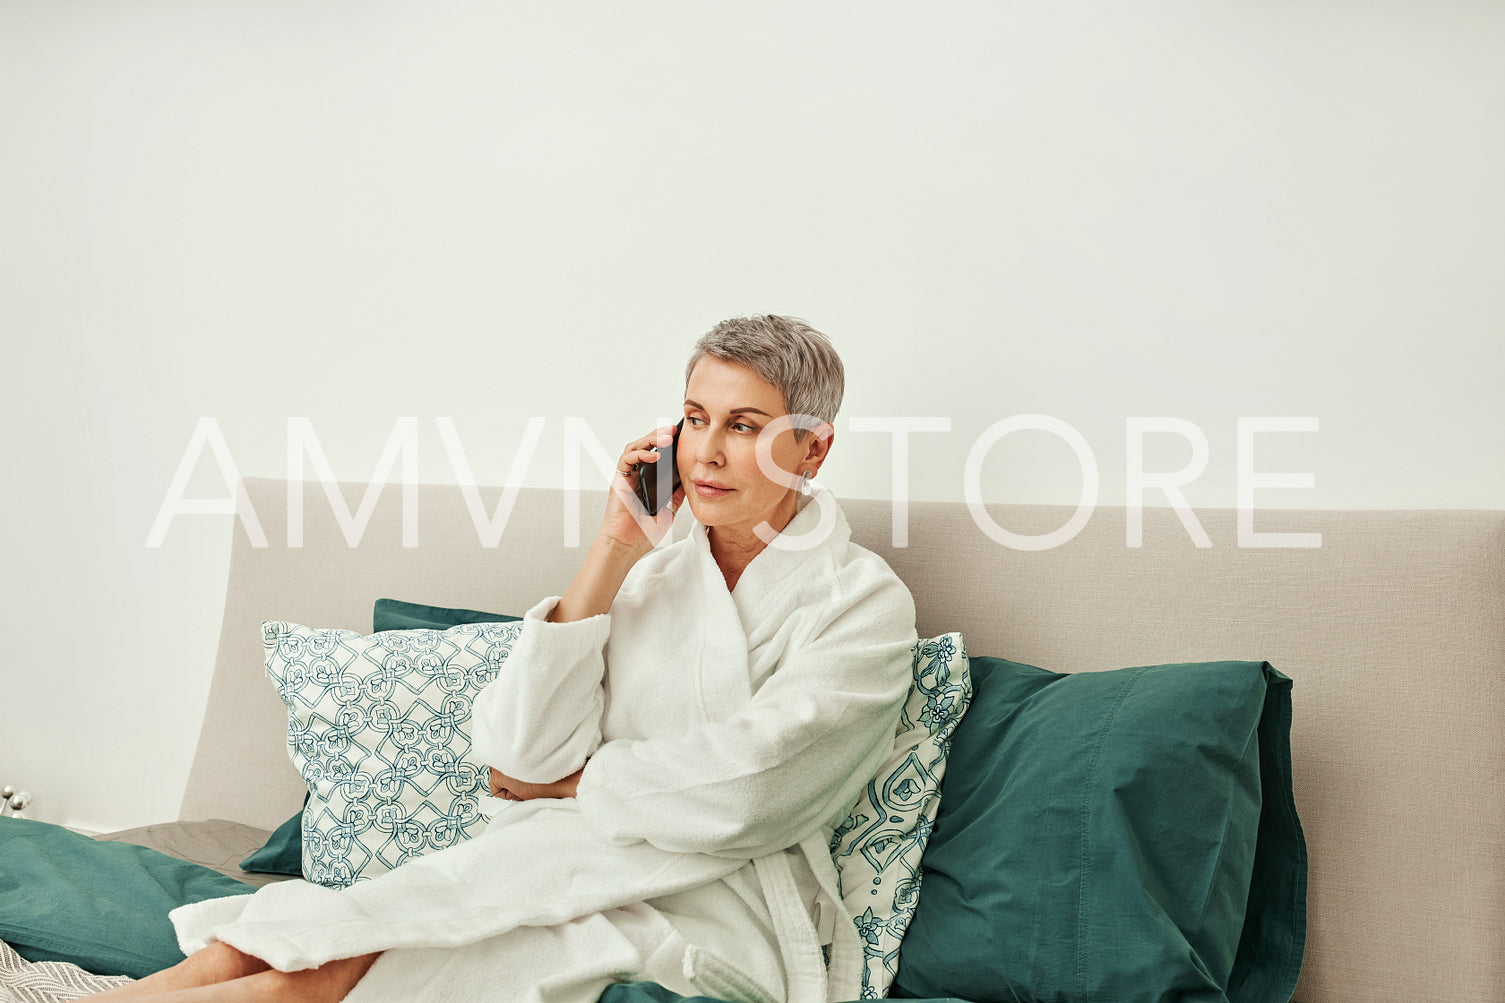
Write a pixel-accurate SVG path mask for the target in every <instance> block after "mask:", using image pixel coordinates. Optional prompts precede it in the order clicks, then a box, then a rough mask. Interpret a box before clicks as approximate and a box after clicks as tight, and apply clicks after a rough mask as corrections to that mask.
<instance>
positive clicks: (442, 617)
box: [371, 599, 522, 634]
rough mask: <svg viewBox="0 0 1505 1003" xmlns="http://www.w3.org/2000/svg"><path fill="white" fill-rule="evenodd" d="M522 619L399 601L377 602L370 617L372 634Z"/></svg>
mask: <svg viewBox="0 0 1505 1003" xmlns="http://www.w3.org/2000/svg"><path fill="white" fill-rule="evenodd" d="M521 619H522V617H520V616H508V615H507V614H505V613H483V612H481V611H480V610H477V609H450V608H449V607H447V606H421V605H419V604H418V603H411V602H403V601H401V600H400V599H378V600H376V609H375V611H373V613H372V614H371V631H372V633H377V634H379V633H381V632H382V631H384V630H414V629H418V628H427V629H429V630H444V629H445V628H447V627H455V626H458V625H459V624H462V623H510V622H512V621H514V620H521Z"/></svg>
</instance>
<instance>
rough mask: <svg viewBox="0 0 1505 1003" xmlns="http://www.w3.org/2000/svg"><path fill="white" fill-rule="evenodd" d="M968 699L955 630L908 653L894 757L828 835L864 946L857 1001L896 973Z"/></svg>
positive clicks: (873, 995) (878, 992)
mask: <svg viewBox="0 0 1505 1003" xmlns="http://www.w3.org/2000/svg"><path fill="white" fill-rule="evenodd" d="M971 700H972V678H971V675H970V673H969V672H968V668H967V652H966V648H965V646H964V645H963V644H962V636H961V635H960V634H957V633H950V634H942V635H940V636H939V637H931V638H922V639H921V640H919V641H918V642H916V644H915V647H914V683H913V685H912V686H911V687H910V690H909V697H908V699H907V700H906V701H905V704H904V710H903V712H902V714H901V715H900V717H899V729H898V733H897V735H896V737H895V739H894V751H893V754H892V755H891V756H890V757H889V758H888V761H887V762H885V763H884V764H883V767H882V769H880V770H879V771H878V775H877V776H875V777H874V778H873V779H872V780H871V781H869V782H868V785H867V789H866V790H865V791H863V793H862V796H861V797H860V798H858V799H857V805H856V807H854V808H853V809H852V813H851V814H850V815H848V816H847V820H846V821H845V822H843V823H842V824H841V825H840V826H838V827H837V829H836V832H835V834H834V835H833V836H832V839H831V856H832V857H833V858H834V859H835V861H836V869H837V871H838V872H839V873H840V877H841V897H842V901H843V903H844V904H845V905H846V907H847V910H848V911H849V912H850V913H851V914H852V916H853V917H855V919H854V922H855V923H856V924H857V935H858V937H859V938H860V939H861V941H862V945H863V965H862V998H863V999H882V998H883V997H885V996H887V995H888V989H889V986H890V985H892V984H893V981H894V976H895V975H896V974H897V972H898V967H899V942H900V941H901V940H903V938H904V931H905V930H907V929H908V928H909V921H910V919H911V918H912V917H913V916H914V910H915V904H916V903H917V902H918V901H919V895H920V855H921V854H922V853H924V851H925V844H926V843H928V842H929V841H930V830H931V828H932V827H933V826H934V824H935V813H936V809H937V808H938V807H939V806H940V800H941V791H940V785H941V777H942V776H943V775H944V774H945V772H946V755H947V753H948V752H949V751H950V749H951V734H952V732H954V731H955V730H956V726H957V725H958V724H959V723H960V722H961V719H962V715H963V714H965V713H966V711H967V705H968V704H969V703H970V702H971Z"/></svg>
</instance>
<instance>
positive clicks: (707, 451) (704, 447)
mask: <svg viewBox="0 0 1505 1003" xmlns="http://www.w3.org/2000/svg"><path fill="white" fill-rule="evenodd" d="M695 460H696V462H698V463H704V464H707V465H708V466H715V465H717V464H719V463H720V462H721V433H720V432H717V431H707V432H706V433H705V434H704V435H701V436H699V437H698V438H697V440H696V442H695Z"/></svg>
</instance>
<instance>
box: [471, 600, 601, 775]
mask: <svg viewBox="0 0 1505 1003" xmlns="http://www.w3.org/2000/svg"><path fill="white" fill-rule="evenodd" d="M558 602H559V597H558V596H551V597H550V598H548V599H545V600H543V601H542V602H540V603H539V604H538V605H536V606H534V607H533V608H532V609H530V610H528V611H527V613H525V614H523V628H522V631H521V633H520V634H519V635H518V638H517V643H516V644H515V645H514V646H513V649H512V653H511V654H510V655H508V656H507V660H506V661H505V662H503V663H502V668H501V671H500V672H499V673H498V674H497V677H496V678H495V679H494V680H492V681H491V682H490V683H489V684H488V685H487V686H486V687H485V688H484V689H482V690H481V692H480V693H479V694H478V695H477V696H476V701H475V706H474V707H473V709H472V716H471V755H472V756H473V757H474V758H475V760H476V761H478V762H480V763H484V764H485V765H487V766H491V767H494V768H495V769H497V770H500V771H501V772H502V773H505V774H506V775H507V776H509V777H512V778H514V779H516V780H522V781H526V782H528V783H553V782H554V781H555V780H558V779H560V778H561V777H567V776H569V775H570V774H571V773H574V772H575V771H576V770H578V769H580V767H581V766H582V765H583V764H584V763H585V760H586V757H587V756H589V755H590V754H591V753H592V752H594V751H595V750H596V747H597V746H599V745H600V744H601V715H602V711H603V709H604V707H605V693H604V689H603V687H602V676H603V674H604V672H605V670H606V662H605V658H604V656H603V649H604V648H605V645H606V638H607V635H608V634H609V633H610V632H611V614H609V613H603V614H600V615H597V616H592V617H587V618H585V619H584V620H577V621H574V622H571V623H549V622H548V616H549V614H550V613H551V612H553V609H554V606H555V604H556V603H558Z"/></svg>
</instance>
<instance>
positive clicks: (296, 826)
mask: <svg viewBox="0 0 1505 1003" xmlns="http://www.w3.org/2000/svg"><path fill="white" fill-rule="evenodd" d="M521 619H522V617H520V616H508V615H507V614H505V613H485V612H482V611H481V610H477V609H452V608H450V607H448V606H424V605H421V604H419V603H411V602H403V601H402V600H401V599H378V600H376V608H375V609H374V610H372V612H371V632H372V633H373V634H375V633H380V632H381V631H384V630H444V629H445V628H447V627H454V626H457V625H459V624H462V623H511V622H513V621H516V620H521ZM303 803H304V804H305V805H307V804H308V795H307V794H304V795H303ZM240 868H241V870H243V871H256V872H260V873H263V874H292V875H295V876H299V877H301V876H302V874H303V809H302V808H299V809H298V811H297V813H296V814H294V815H293V817H292V818H290V819H288V820H287V821H286V822H283V823H282V824H281V825H279V826H278V827H277V831H276V832H274V833H272V838H271V839H269V840H267V842H266V845H265V846H263V847H262V848H261V849H259V850H257V851H256V852H255V853H253V854H251V855H250V856H249V857H247V858H246V859H245V860H242V861H241V862H240Z"/></svg>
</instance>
